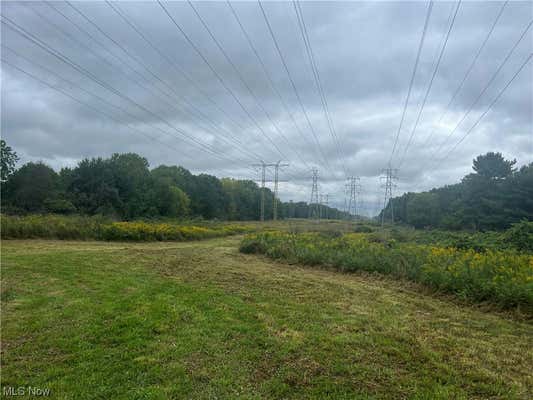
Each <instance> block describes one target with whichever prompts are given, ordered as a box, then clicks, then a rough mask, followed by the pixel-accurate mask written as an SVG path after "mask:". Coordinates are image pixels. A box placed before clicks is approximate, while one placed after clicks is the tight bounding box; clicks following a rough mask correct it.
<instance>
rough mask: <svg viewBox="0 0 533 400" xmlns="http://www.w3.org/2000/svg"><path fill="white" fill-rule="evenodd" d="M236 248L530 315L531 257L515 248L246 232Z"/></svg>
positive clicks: (532, 303)
mask: <svg viewBox="0 0 533 400" xmlns="http://www.w3.org/2000/svg"><path fill="white" fill-rule="evenodd" d="M240 250H241V252H244V253H262V254H266V255H267V256H269V257H271V258H274V259H282V260H286V261H288V262H290V263H302V264H307V265H323V266H329V267H335V268H337V269H339V270H342V271H367V272H377V273H381V274H387V275H392V276H394V277H396V278H400V279H408V280H412V281H415V282H419V283H422V284H424V285H426V286H429V287H431V288H434V289H437V290H440V291H444V292H449V293H453V294H455V295H457V296H459V297H461V298H464V299H468V300H472V301H476V302H490V303H493V304H496V305H498V306H500V307H502V308H515V307H519V308H522V309H525V310H526V312H527V313H528V314H532V315H533V256H532V255H530V254H524V253H519V252H517V251H515V250H501V251H496V250H487V251H484V252H477V251H475V250H473V249H465V250H461V249H457V248H442V247H435V246H428V245H419V244H414V243H398V242H395V241H393V240H391V241H386V242H373V241H371V240H369V239H368V238H367V236H366V235H365V234H347V235H343V236H341V237H332V236H326V235H321V234H316V233H305V234H290V233H279V232H265V233H258V234H252V235H248V236H246V237H245V238H244V239H243V241H242V242H241V246H240Z"/></svg>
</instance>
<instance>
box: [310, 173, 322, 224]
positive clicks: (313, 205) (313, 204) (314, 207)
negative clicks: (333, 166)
mask: <svg viewBox="0 0 533 400" xmlns="http://www.w3.org/2000/svg"><path fill="white" fill-rule="evenodd" d="M312 172H313V184H312V187H311V201H310V202H309V218H312V219H316V220H317V221H318V220H320V202H319V200H318V169H316V168H313V169H312Z"/></svg>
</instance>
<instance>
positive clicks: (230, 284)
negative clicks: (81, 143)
mask: <svg viewBox="0 0 533 400" xmlns="http://www.w3.org/2000/svg"><path fill="white" fill-rule="evenodd" d="M239 240H240V238H239V237H229V238H218V239H211V240H206V241H200V242H182V243H172V242H164V243H161V242H156V243H108V242H66V241H62V242H61V241H3V243H2V245H3V249H2V364H3V365H2V385H3V386H4V387H6V386H15V387H18V386H28V385H30V386H34V387H41V388H50V389H51V392H52V396H51V397H52V398H65V399H66V398H69V399H70V398H76V399H90V398H106V399H117V398H118V399H135V398H138V399H145V398H147V399H148V398H149V399H158V398H161V399H165V398H187V399H215V398H217V399H236V398H241V399H260V398H273V399H274V398H275V399H280V398H288V399H302V398H316V399H325V398H341V399H359V398H360V399H374V398H376V399H378V398H393V399H404V398H415V399H476V398H477V399H487V398H506V399H507V398H508V399H513V398H517V399H528V398H531V396H532V395H533V378H532V375H531V366H532V365H533V353H532V349H533V327H532V325H531V323H528V322H520V321H517V320H513V319H511V318H509V317H506V316H505V315H504V314H496V313H489V312H483V311H482V310H480V309H476V308H473V307H468V306H464V305H460V304H458V303H456V302H453V301H451V300H448V299H446V298H438V297H432V296H429V295H426V294H424V293H423V291H421V290H419V289H418V288H416V287H413V286H409V285H408V284H406V283H402V282H396V281H393V280H389V279H387V278H377V277H374V276H365V275H361V274H342V273H338V272H331V271H326V270H321V269H316V268H315V269H313V268H302V267H297V266H289V265H284V264H279V263H276V262H274V261H271V260H268V259H266V258H264V257H262V256H255V255H245V254H240V253H239V252H238V243H239Z"/></svg>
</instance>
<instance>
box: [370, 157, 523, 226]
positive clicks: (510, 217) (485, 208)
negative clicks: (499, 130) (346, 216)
mask: <svg viewBox="0 0 533 400" xmlns="http://www.w3.org/2000/svg"><path fill="white" fill-rule="evenodd" d="M515 164H516V160H512V161H510V160H505V159H504V158H503V156H502V155H501V154H500V153H492V152H491V153H487V154H485V155H480V156H478V157H477V158H476V159H474V160H473V167H472V168H473V170H474V172H473V173H471V174H468V175H466V176H465V177H464V178H463V179H462V181H461V182H460V183H457V184H455V185H447V186H444V187H441V188H437V189H432V190H430V191H428V192H421V193H405V194H404V195H402V196H400V197H396V198H394V199H393V200H392V201H391V202H389V204H388V205H387V207H386V209H385V211H384V212H385V218H386V219H387V220H390V218H391V217H390V216H391V211H392V210H391V208H393V209H394V219H395V221H398V222H403V223H406V224H409V225H412V226H414V227H416V228H426V227H427V228H442V229H453V230H456V229H472V230H501V229H506V228H509V227H510V226H511V224H513V223H516V222H519V221H521V220H529V221H531V220H533V163H531V164H529V165H525V166H523V167H521V168H520V169H517V168H515ZM380 217H381V214H380Z"/></svg>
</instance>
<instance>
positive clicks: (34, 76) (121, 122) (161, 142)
mask: <svg viewBox="0 0 533 400" xmlns="http://www.w3.org/2000/svg"><path fill="white" fill-rule="evenodd" d="M3 46H4V47H6V48H8V47H7V46H5V45H3ZM9 50H11V51H13V50H12V49H10V48H9ZM13 52H14V51H13ZM17 55H18V54H17ZM1 61H2V63H3V64H5V65H8V66H9V67H11V68H13V69H14V70H17V71H19V72H20V73H22V74H24V75H26V76H28V77H30V78H32V79H34V80H35V81H37V82H39V83H41V84H42V85H44V86H46V87H48V88H49V89H52V90H54V91H57V92H59V93H61V94H63V95H64V96H66V97H68V98H70V99H72V100H74V101H75V102H77V103H78V104H81V105H83V106H85V107H87V108H89V109H91V110H92V111H93V112H95V113H98V114H101V115H104V116H105V117H107V118H109V119H111V120H113V121H115V122H118V123H119V124H125V125H126V126H127V127H128V128H130V129H131V130H133V131H135V132H137V133H139V134H140V135H141V136H143V137H145V138H148V139H150V140H151V141H154V142H158V143H160V144H161V145H163V146H164V147H165V148H171V149H172V150H174V151H175V152H176V153H178V154H179V155H181V156H185V157H186V158H189V159H191V160H194V158H193V157H191V156H190V155H188V154H186V153H183V152H182V151H180V150H179V149H177V148H176V147H174V146H173V145H171V144H169V143H165V142H163V141H161V140H159V139H158V138H157V137H153V136H150V135H148V134H147V133H145V132H143V131H141V130H140V129H138V128H136V127H135V126H132V125H131V124H129V123H124V122H123V121H121V120H120V119H118V118H116V117H114V116H113V115H112V114H109V113H107V112H105V111H102V110H99V109H98V108H96V107H94V106H92V105H91V104H88V103H86V102H84V101H82V100H80V99H78V98H77V97H75V96H73V95H71V94H70V93H68V92H66V91H64V90H63V89H60V88H58V87H57V86H55V85H51V84H50V83H48V82H46V81H45V80H43V79H41V78H39V77H37V76H36V75H34V74H32V73H30V72H28V71H26V70H25V69H23V68H20V67H18V66H16V65H14V64H12V63H10V62H9V61H7V60H5V59H3V58H2V59H1ZM63 80H64V81H66V82H68V83H69V84H71V85H73V86H77V85H75V84H74V83H73V82H70V81H67V80H65V79H63ZM80 89H81V88H80ZM84 91H85V90H84ZM85 92H87V91H85ZM87 93H89V94H91V93H90V92H87ZM92 95H93V96H95V97H97V98H99V99H100V100H101V101H105V99H102V98H101V97H99V96H96V95H94V94H92ZM105 102H107V101H105ZM226 172H229V171H227V170H226Z"/></svg>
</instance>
